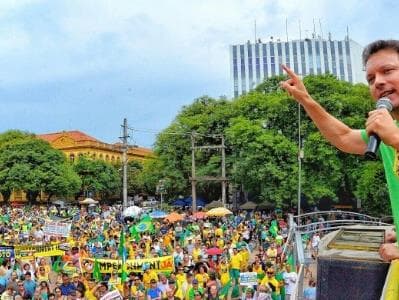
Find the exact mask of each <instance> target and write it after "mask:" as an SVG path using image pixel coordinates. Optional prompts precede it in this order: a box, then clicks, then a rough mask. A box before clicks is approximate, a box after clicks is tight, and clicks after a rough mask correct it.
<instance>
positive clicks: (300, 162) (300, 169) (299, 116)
mask: <svg viewBox="0 0 399 300" xmlns="http://www.w3.org/2000/svg"><path fill="white" fill-rule="evenodd" d="M301 144H302V140H301V105H300V104H299V103H298V225H300V224H299V215H300V214H301V172H302V157H301V156H302V155H301V151H302V145H301Z"/></svg>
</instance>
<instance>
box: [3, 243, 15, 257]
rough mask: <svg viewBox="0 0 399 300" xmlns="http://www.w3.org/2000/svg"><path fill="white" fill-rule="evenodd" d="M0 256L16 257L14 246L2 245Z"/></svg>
mask: <svg viewBox="0 0 399 300" xmlns="http://www.w3.org/2000/svg"><path fill="white" fill-rule="evenodd" d="M0 258H10V259H11V258H14V247H13V246H0Z"/></svg>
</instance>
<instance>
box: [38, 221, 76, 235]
mask: <svg viewBox="0 0 399 300" xmlns="http://www.w3.org/2000/svg"><path fill="white" fill-rule="evenodd" d="M71 225H72V224H71V223H63V222H51V221H47V222H46V224H44V228H43V232H44V234H46V235H49V236H58V237H68V236H69V233H70V232H71Z"/></svg>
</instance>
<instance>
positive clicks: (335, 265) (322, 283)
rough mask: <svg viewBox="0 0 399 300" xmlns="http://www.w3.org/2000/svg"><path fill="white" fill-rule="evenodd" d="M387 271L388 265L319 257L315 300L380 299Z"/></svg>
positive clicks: (376, 262)
mask: <svg viewBox="0 0 399 300" xmlns="http://www.w3.org/2000/svg"><path fill="white" fill-rule="evenodd" d="M388 268H389V264H388V263H383V262H378V261H363V260H356V259H355V258H354V259H334V258H333V257H319V258H318V259H317V288H316V293H317V299H318V300H329V299H331V300H352V299H353V300H358V299H359V300H360V299H361V300H377V299H380V297H381V294H382V289H383V287H384V283H385V278H386V275H387V272H388Z"/></svg>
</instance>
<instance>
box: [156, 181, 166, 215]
mask: <svg viewBox="0 0 399 300" xmlns="http://www.w3.org/2000/svg"><path fill="white" fill-rule="evenodd" d="M157 192H158V194H160V195H161V209H162V204H163V194H164V193H165V180H164V179H160V180H159V181H158V185H157Z"/></svg>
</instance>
